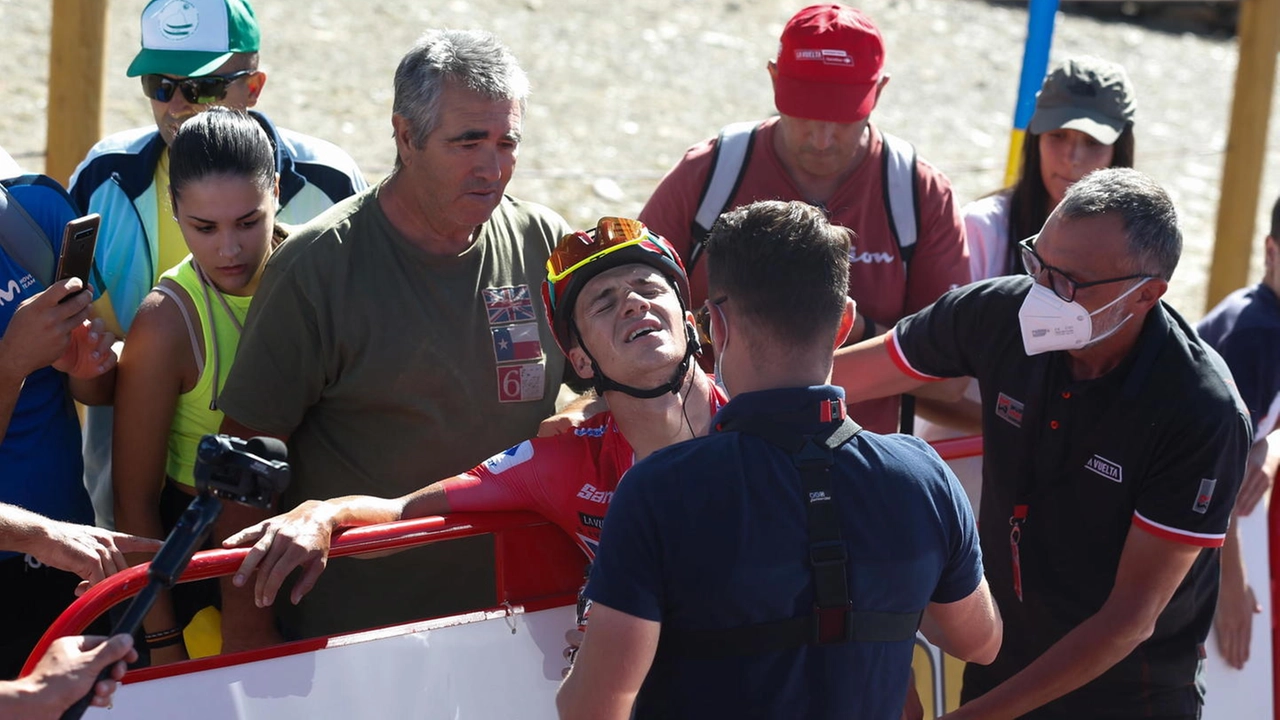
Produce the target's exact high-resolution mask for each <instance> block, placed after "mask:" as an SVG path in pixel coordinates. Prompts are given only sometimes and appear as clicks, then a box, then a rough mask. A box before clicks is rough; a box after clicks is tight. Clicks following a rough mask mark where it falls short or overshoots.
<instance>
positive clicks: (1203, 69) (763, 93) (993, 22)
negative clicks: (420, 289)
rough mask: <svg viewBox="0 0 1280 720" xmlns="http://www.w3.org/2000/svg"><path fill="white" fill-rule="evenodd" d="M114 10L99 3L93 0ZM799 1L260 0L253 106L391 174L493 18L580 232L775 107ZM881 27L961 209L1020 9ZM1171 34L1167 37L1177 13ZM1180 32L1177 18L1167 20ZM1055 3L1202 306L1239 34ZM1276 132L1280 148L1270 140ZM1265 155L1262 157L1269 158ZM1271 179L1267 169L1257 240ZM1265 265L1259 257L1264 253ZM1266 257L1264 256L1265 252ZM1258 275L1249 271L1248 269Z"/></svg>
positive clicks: (919, 2) (540, 147)
mask: <svg viewBox="0 0 1280 720" xmlns="http://www.w3.org/2000/svg"><path fill="white" fill-rule="evenodd" d="M103 1H105V0H103ZM143 5H144V2H143V0H128V1H126V0H115V2H112V3H111V4H110V11H109V12H110V42H109V50H108V53H109V54H108V58H107V68H108V70H107V75H108V79H107V89H108V94H109V100H108V103H107V107H106V117H105V120H104V131H106V132H112V131H116V130H120V129H124V128H128V127H132V126H136V125H141V124H144V123H147V122H150V117H149V111H148V105H147V103H146V101H145V100H144V99H143V98H142V96H141V92H140V89H139V87H138V84H137V81H136V80H131V79H128V78H125V77H124V69H125V67H127V65H128V63H129V60H130V59H131V57H132V55H133V53H134V52H135V49H136V48H137V46H138V42H139V40H138V37H139V34H138V33H139V31H138V15H139V13H140V11H141V8H142V7H143ZM800 5H801V3H799V2H797V1H796V0H789V1H787V2H783V1H782V0H757V1H756V2H745V1H743V0H646V1H644V2H639V1H636V0H620V1H619V2H600V1H599V0H594V1H593V0H520V1H517V0H441V1H440V2H433V3H403V2H375V1H372V0H361V1H359V2H351V1H349V0H309V1H308V2H306V3H301V2H296V1H293V2H284V1H282V0H257V2H256V6H257V10H258V15H259V19H260V21H261V24H262V27H263V36H264V45H263V50H262V60H263V67H264V69H265V70H266V71H267V72H268V73H269V75H270V81H269V82H268V84H267V88H266V91H265V93H264V96H263V100H262V102H261V103H260V104H259V107H260V109H262V110H264V111H265V112H267V113H268V114H269V115H270V116H271V117H272V118H273V119H275V120H276V121H277V122H278V123H280V124H282V125H284V126H286V127H290V128H294V129H297V130H300V131H303V132H307V133H310V134H313V135H318V136H321V137H324V138H327V139H329V140H332V141H334V142H336V143H338V144H340V145H342V146H344V147H345V148H346V149H347V150H348V151H349V152H350V153H351V154H352V155H353V156H354V157H355V158H356V160H357V161H358V162H359V163H360V166H361V168H362V169H363V170H364V172H365V174H366V175H367V176H368V177H369V179H370V180H374V179H376V178H379V177H381V176H383V175H384V174H385V173H387V172H388V171H389V170H390V168H391V163H392V159H393V149H392V144H391V141H390V137H389V136H390V130H391V126H390V120H389V117H390V107H391V76H392V72H393V71H394V69H395V65H396V62H397V60H398V59H399V57H400V56H401V54H403V52H404V51H405V50H406V49H407V48H408V47H409V46H410V45H411V44H412V43H413V41H414V39H415V38H416V37H417V35H418V34H419V33H421V31H422V30H423V29H425V28H429V27H446V26H447V27H481V28H487V29H490V30H492V31H494V32H495V33H497V34H498V35H499V36H500V37H502V38H503V39H504V40H505V41H506V42H507V43H508V44H509V45H510V46H511V47H512V49H513V50H514V51H515V52H516V54H517V55H518V56H519V57H520V59H521V61H522V63H523V65H524V67H525V68H526V70H527V71H528V72H529V75H530V77H531V78H532V80H533V83H534V93H535V94H534V97H533V99H532V101H531V103H530V107H529V117H528V118H527V121H526V126H525V136H526V142H525V145H524V148H523V150H522V154H521V159H520V166H519V168H518V169H517V171H516V179H515V180H514V181H513V182H512V184H511V186H510V191H511V192H512V193H513V194H516V195H519V196H521V197H525V198H528V199H533V200H537V201H539V202H542V203H544V204H547V205H549V206H551V207H553V208H555V209H556V210H558V211H559V212H561V213H562V214H563V215H564V216H565V217H566V218H568V219H569V221H570V222H571V223H574V224H575V225H588V224H591V223H594V220H595V218H597V217H599V216H600V215H604V214H622V215H627V214H633V213H636V212H638V211H639V209H640V207H641V205H642V204H643V203H644V200H645V198H646V197H647V196H648V194H649V192H650V191H651V190H652V188H653V186H654V185H655V184H656V183H657V181H658V180H659V179H660V178H661V176H662V174H663V172H664V171H665V170H666V169H667V168H668V167H669V166H670V165H671V164H672V163H673V162H674V161H675V160H676V159H677V158H678V157H679V156H680V155H681V153H682V152H683V150H684V149H685V147H686V146H688V145H689V144H691V143H693V142H694V141H696V140H699V139H701V138H703V137H706V136H708V135H711V134H713V133H714V132H715V131H716V130H717V129H718V128H719V127H720V126H721V125H722V124H724V123H727V122H730V121H734V120H741V119H748V118H755V117H762V116H764V115H766V114H768V113H770V112H771V111H772V110H773V107H772V97H771V93H770V87H769V82H768V78H767V75H766V73H765V69H764V65H765V62H766V60H768V59H769V58H770V57H771V56H772V55H773V53H774V52H775V51H776V47H777V38H778V34H779V32H780V31H781V28H782V25H783V23H784V22H785V21H786V19H787V18H788V17H789V16H790V15H791V14H792V13H793V12H794V11H795V10H796V9H798V8H799V7H800ZM858 5H859V6H860V7H861V8H862V9H864V10H865V11H866V12H867V13H868V14H869V15H870V16H871V17H872V18H874V19H875V20H876V21H877V23H878V24H879V25H880V27H881V29H882V30H883V32H884V34H885V38H886V43H887V46H888V69H889V71H890V72H891V74H892V82H891V83H890V85H889V87H888V88H887V89H886V91H885V95H884V97H883V99H882V102H881V106H880V108H879V109H878V110H877V112H876V115H875V119H876V121H877V122H878V123H879V124H880V125H882V126H883V127H885V128H887V129H890V130H891V131H893V132H894V133H896V134H898V135H901V136H903V137H906V138H908V139H910V140H912V141H913V142H915V143H916V145H917V146H918V148H919V150H920V152H921V154H922V155H923V156H924V157H926V158H928V159H930V160H931V161H932V162H933V163H934V164H936V165H938V166H939V167H941V168H942V169H943V170H945V171H946V173H947V174H948V175H949V176H950V177H951V179H952V181H953V183H954V185H955V188H956V192H957V195H958V196H959V198H960V200H961V201H967V200H971V199H973V198H975V197H978V196H980V195H982V194H984V193H986V192H988V191H991V190H994V189H996V188H997V187H998V186H999V184H1000V181H1001V178H1002V175H1003V168H1004V160H1005V154H1006V147H1007V142H1008V134H1009V125H1010V122H1011V117H1012V110H1013V105H1014V100H1015V95H1016V92H1017V80H1018V74H1019V69H1020V67H1021V62H1022V45H1023V39H1024V35H1025V30H1026V11H1025V8H1023V7H1021V6H1020V5H1019V4H1017V3H999V4H993V3H989V2H983V1H980V0H864V1H862V2H860V3H858ZM51 6H52V3H51V2H48V1H40V0H0V28H3V30H2V32H3V33H4V38H5V43H4V47H5V52H4V53H2V54H0V68H2V70H3V71H0V97H2V98H4V105H3V107H4V110H5V111H4V112H3V114H0V145H3V146H4V147H5V148H7V149H8V150H9V151H10V152H11V153H12V154H13V155H14V156H15V157H17V158H18V160H19V161H20V162H21V163H23V164H24V165H26V166H27V167H29V168H31V169H37V170H38V169H40V168H41V167H42V165H43V153H44V147H45V107H46V97H47V82H48V65H49V27H50V22H51V18H50V12H51V9H50V8H51ZM1160 27H1169V24H1168V23H1164V24H1162V25H1161V26H1160ZM1175 27H1176V26H1175ZM1218 32H1219V34H1218V35H1213V34H1211V33H1193V32H1187V31H1178V30H1173V31H1170V30H1168V29H1156V26H1155V24H1154V23H1148V26H1142V25H1136V24H1132V23H1126V22H1120V21H1116V20H1111V19H1099V18H1094V17H1087V16H1082V15H1075V14H1059V16H1058V21H1057V33H1056V37H1055V41H1054V47H1053V54H1052V55H1053V58H1054V59H1058V58H1062V57H1065V56H1067V55H1070V54H1076V53H1084V52H1088V53H1092V54H1095V55H1100V56H1103V57H1106V58H1109V59H1112V60H1115V61H1118V62H1121V63H1123V64H1124V65H1125V66H1126V67H1127V68H1128V71H1129V73H1130V75H1131V77H1132V78H1133V81H1134V83H1135V84H1136V87H1137V90H1138V99H1139V110H1138V122H1137V140H1138V166H1139V168H1141V169H1143V170H1145V171H1147V172H1148V173H1150V174H1151V175H1153V176H1154V177H1155V178H1156V179H1157V180H1159V181H1160V182H1161V183H1162V184H1164V185H1165V187H1167V188H1168V189H1169V190H1170V192H1171V193H1172V194H1173V196H1174V199H1175V201H1176V202H1177V204H1178V207H1179V208H1180V210H1181V211H1182V214H1183V220H1184V232H1185V234H1186V238H1187V249H1186V251H1185V253H1184V260H1183V265H1182V267H1181V268H1180V269H1179V273H1178V275H1177V276H1176V277H1175V278H1174V283H1173V288H1172V290H1171V296H1172V298H1173V301H1174V303H1175V305H1177V306H1178V307H1179V308H1180V309H1182V310H1183V311H1184V312H1185V313H1186V314H1187V315H1188V316H1190V317H1193V318H1195V317H1199V315H1200V314H1201V313H1202V311H1203V304H1204V278H1205V272H1206V265H1207V262H1208V258H1209V252H1210V246H1211V243H1212V236H1213V225H1214V218H1215V215H1216V212H1217V203H1218V185H1219V178H1220V175H1221V166H1222V160H1223V148H1224V146H1225V143H1226V127H1227V117H1228V112H1229V103H1230V100H1231V92H1232V85H1233V82H1234V77H1235V63H1236V46H1235V41H1234V40H1233V39H1231V38H1230V37H1226V36H1225V35H1222V34H1221V32H1220V31H1218ZM1276 125H1280V123H1273V128H1272V132H1271V136H1272V140H1271V143H1270V145H1271V147H1272V148H1276V147H1280V144H1278V143H1277V142H1276V135H1277V133H1278V132H1280V130H1277V128H1276V127H1275V126H1276ZM1274 155H1275V150H1272V151H1271V152H1268V158H1271V157H1273V156H1274ZM1278 190H1280V177H1277V175H1276V173H1275V172H1272V171H1270V169H1269V170H1268V172H1267V174H1266V177H1265V178H1264V187H1263V192H1262V196H1263V204H1264V207H1262V208H1260V209H1259V216H1258V217H1259V225H1258V228H1259V229H1258V232H1259V233H1264V232H1265V223H1266V216H1267V212H1268V211H1269V208H1270V200H1271V199H1273V198H1275V197H1276V194H1277V191H1278ZM1258 255H1260V254H1259V253H1255V256H1258ZM1254 262H1255V265H1257V264H1260V262H1261V261H1260V258H1259V257H1255V259H1254ZM1256 274H1257V273H1256V272H1255V277H1256Z"/></svg>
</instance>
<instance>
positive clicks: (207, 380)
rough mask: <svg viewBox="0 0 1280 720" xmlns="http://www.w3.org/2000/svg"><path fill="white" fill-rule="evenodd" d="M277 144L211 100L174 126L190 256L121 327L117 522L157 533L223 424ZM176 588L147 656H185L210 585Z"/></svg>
mask: <svg viewBox="0 0 1280 720" xmlns="http://www.w3.org/2000/svg"><path fill="white" fill-rule="evenodd" d="M275 168H276V165H275V150H274V148H273V147H272V143H271V140H270V138H269V136H268V135H267V133H266V131H265V130H264V129H263V128H262V127H261V126H260V125H259V124H258V122H257V121H256V120H254V119H253V118H252V117H251V116H250V115H248V114H246V113H243V112H240V111H235V110H227V109H224V108H219V107H213V108H210V109H208V110H206V111H205V112H202V113H200V114H198V115H195V116H194V117H192V118H191V119H189V120H187V121H186V122H184V123H183V124H182V127H181V128H180V129H179V130H178V133H177V135H176V136H175V138H174V140H173V146H172V148H171V150H170V168H169V188H170V193H169V194H170V196H169V198H167V199H168V200H169V202H170V203H171V204H172V210H173V215H174V218H175V219H176V220H177V222H178V226H179V228H180V229H181V230H182V236H183V239H184V240H185V241H186V243H187V247H188V249H189V250H190V251H191V254H190V255H188V256H187V257H186V258H185V259H184V260H183V261H182V262H181V263H179V264H178V265H176V266H174V267H173V268H171V269H170V270H168V271H167V272H165V273H164V274H162V275H161V279H160V282H159V284H158V285H156V287H155V288H154V289H153V290H152V291H151V293H150V294H148V295H147V297H146V299H145V300H144V301H143V303H142V306H141V307H140V308H139V309H138V314H137V317H136V318H135V319H134V321H133V326H132V327H131V328H130V330H129V339H128V341H127V342H126V343H125V349H124V352H123V353H122V355H121V358H120V369H119V375H118V378H117V381H116V382H117V384H116V396H115V397H116V400H115V407H116V409H115V428H114V430H115V434H114V441H113V453H114V467H113V468H112V482H113V484H114V486H115V512H116V525H117V527H119V528H122V529H124V528H127V532H131V533H133V534H136V535H140V536H143V537H152V538H162V537H164V536H165V534H166V533H167V532H168V531H169V530H170V529H171V528H172V527H173V525H174V523H175V522H176V521H177V518H178V517H179V516H180V515H181V513H182V511H183V510H184V509H185V508H186V506H187V505H188V504H189V503H190V501H191V499H192V498H193V496H194V495H195V478H194V476H193V474H192V472H193V468H194V466H195V457H196V445H197V443H198V442H199V440H200V438H201V436H203V435H205V434H206V433H216V432H217V431H218V426H219V425H220V424H221V422H222V412H221V411H220V410H219V409H218V392H219V389H220V388H222V387H223V385H224V384H225V383H226V379H227V373H228V372H229V370H230V368H231V362H232V360H233V359H234V357H235V352H236V346H237V345H238V344H239V340H240V329H241V327H242V325H243V323H244V318H245V314H246V313H247V312H248V310H249V301H250V299H251V298H252V296H253V292H254V290H256V289H257V287H258V282H259V280H260V279H261V277H262V272H263V268H264V267H265V266H266V262H267V257H268V255H270V253H271V250H272V248H273V247H274V246H275V245H276V244H278V242H279V241H280V240H281V239H283V237H284V231H283V230H282V229H281V228H280V227H279V226H278V225H276V221H275V217H276V207H277V202H278V198H279V183H278V177H277V175H276V169H275ZM211 585H212V587H210V586H209V585H206V586H204V587H203V588H201V587H193V586H192V585H182V586H179V587H178V589H177V590H175V592H174V593H173V594H174V598H173V599H172V600H171V599H170V598H168V597H164V598H161V599H159V600H158V601H157V602H156V604H155V607H154V608H153V609H152V611H151V613H150V614H149V615H148V616H147V618H146V620H145V622H144V628H145V633H146V634H145V638H144V646H145V647H146V648H147V649H148V650H149V651H150V655H151V662H152V663H153V664H158V663H161V662H172V661H174V660H180V659H184V658H186V657H187V653H186V652H185V650H186V648H184V645H183V628H184V627H185V625H186V624H187V623H188V622H189V621H190V619H191V616H192V615H193V614H194V613H195V611H197V610H199V609H201V608H202V607H204V606H206V605H208V604H210V602H211V601H214V600H216V591H217V586H216V584H211Z"/></svg>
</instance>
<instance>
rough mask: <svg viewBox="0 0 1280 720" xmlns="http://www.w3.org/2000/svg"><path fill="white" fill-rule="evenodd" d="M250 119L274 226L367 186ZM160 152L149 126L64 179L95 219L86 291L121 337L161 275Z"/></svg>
mask: <svg viewBox="0 0 1280 720" xmlns="http://www.w3.org/2000/svg"><path fill="white" fill-rule="evenodd" d="M251 114H252V115H253V116H254V117H255V118H256V119H257V120H258V121H259V122H261V123H262V125H263V127H264V128H266V129H267V132H268V133H269V134H270V135H271V136H272V139H273V141H274V142H275V147H276V169H277V171H278V172H279V173H280V212H279V213H278V214H277V216H276V219H277V220H278V221H279V222H282V223H285V224H290V225H294V224H301V223H304V222H306V221H308V220H310V219H311V218H313V217H315V216H316V215H319V214H320V213H321V212H323V211H324V210H326V209H328V208H329V207H330V206H331V205H333V204H334V203H336V202H338V201H339V200H342V199H344V198H347V197H349V196H351V195H354V194H355V193H357V192H360V191H361V190H364V189H365V188H366V187H368V183H366V182H365V179H364V176H363V175H361V174H360V171H359V169H358V168H357V167H356V163H355V161H354V160H352V159H351V156H349V155H347V153H346V152H345V151H343V150H342V149H341V148H339V147H338V146H336V145H334V144H332V143H329V142H326V141H324V140H320V139H318V138H313V137H310V136H308V135H303V134H301V133H296V132H293V131H291V130H285V129H283V128H277V127H276V126H275V125H273V124H272V123H271V121H270V120H267V118H266V116H264V115H262V114H261V113H256V112H255V113H251ZM164 149H165V144H164V140H163V139H162V138H161V137H160V133H159V131H158V130H156V127H155V126H154V125H152V126H148V127H143V128H137V129H134V130H126V131H123V132H119V133H116V134H114V135H111V136H109V137H107V138H105V139H104V140H101V141H99V142H98V143H97V144H96V145H94V146H93V148H91V149H90V150H89V154H88V156H86V157H85V159H84V161H83V162H81V163H80V166H79V167H77V168H76V172H75V174H74V175H72V176H71V196H72V198H73V199H74V200H75V201H76V204H77V205H79V207H80V209H81V210H82V211H83V212H85V213H93V212H96V213H98V214H100V215H102V227H101V229H100V230H99V231H98V248H97V252H96V253H95V257H94V260H95V262H94V276H93V284H94V286H95V287H96V289H97V290H98V292H100V293H106V294H109V295H110V296H111V304H112V307H113V308H114V310H115V313H116V318H117V319H118V320H119V321H120V327H121V328H122V329H124V330H125V331H126V332H128V330H129V326H130V325H131V324H132V323H133V316H134V313H135V312H136V311H137V309H138V306H139V305H140V304H141V303H142V299H143V298H145V297H146V296H147V293H148V292H150V291H151V288H152V287H153V286H155V284H156V281H157V280H158V279H159V277H160V273H162V272H164V271H165V270H167V269H168V268H162V267H156V257H157V256H158V250H157V246H156V244H157V241H158V227H157V225H158V223H157V215H156V212H157V207H158V206H157V198H156V183H155V171H156V165H157V164H158V163H159V162H160V155H161V153H162V152H164Z"/></svg>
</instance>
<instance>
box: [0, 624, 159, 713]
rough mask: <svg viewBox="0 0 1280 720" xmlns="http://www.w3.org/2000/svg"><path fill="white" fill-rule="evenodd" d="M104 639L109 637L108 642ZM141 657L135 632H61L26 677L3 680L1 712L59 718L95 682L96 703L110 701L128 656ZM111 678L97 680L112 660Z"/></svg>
mask: <svg viewBox="0 0 1280 720" xmlns="http://www.w3.org/2000/svg"><path fill="white" fill-rule="evenodd" d="M104 641H105V642H104ZM137 659H138V653H137V652H135V651H134V649H133V638H132V637H130V636H128V635H116V636H114V637H112V638H110V639H107V638H103V637H93V636H88V637H85V636H79V635H73V636H70V637H63V638H58V639H57V640H54V641H53V644H52V645H50V646H49V651H48V652H46V653H45V654H44V657H42V658H40V663H39V664H38V665H36V668H35V670H33V671H32V672H31V674H30V675H27V676H26V677H23V678H19V679H17V680H12V681H0V716H3V717H6V718H12V719H13V720H57V718H59V717H61V716H62V713H63V712H65V711H66V710H67V708H69V707H71V705H72V703H74V702H76V701H77V700H79V699H80V698H82V697H84V695H85V693H86V692H88V691H89V688H90V687H91V686H92V688H93V702H92V704H93V705H94V706H96V707H111V695H112V694H113V693H114V692H115V691H116V686H117V684H118V683H119V680H120V678H122V677H124V673H125V669H126V665H125V663H127V662H134V661H135V660H137ZM113 663H114V665H113V666H112V668H111V679H110V680H97V677H98V673H99V672H101V671H102V669H103V668H105V667H107V666H108V665H112V664H113Z"/></svg>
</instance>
